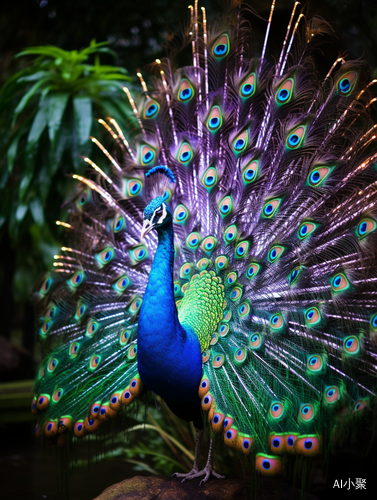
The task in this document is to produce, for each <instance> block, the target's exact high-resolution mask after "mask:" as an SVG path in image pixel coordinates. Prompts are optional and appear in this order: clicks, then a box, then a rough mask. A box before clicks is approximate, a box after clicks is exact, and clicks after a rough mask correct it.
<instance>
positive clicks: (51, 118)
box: [48, 93, 69, 142]
mask: <svg viewBox="0 0 377 500" xmlns="http://www.w3.org/2000/svg"><path fill="white" fill-rule="evenodd" d="M68 97H69V95H68V94H63V93H61V94H51V95H50V97H49V99H48V136H49V138H50V141H51V142H53V141H54V139H55V136H56V132H57V131H58V130H59V128H60V126H61V122H62V117H63V113H64V111H65V108H66V107H67V102H68Z"/></svg>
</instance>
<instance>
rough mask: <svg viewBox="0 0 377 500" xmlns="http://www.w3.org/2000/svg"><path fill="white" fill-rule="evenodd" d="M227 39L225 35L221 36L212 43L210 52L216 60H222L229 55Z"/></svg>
mask: <svg viewBox="0 0 377 500" xmlns="http://www.w3.org/2000/svg"><path fill="white" fill-rule="evenodd" d="M229 45H230V44H229V37H228V35H227V34H226V33H224V34H223V35H221V36H220V37H219V38H218V39H217V40H216V42H215V43H214V46H213V49H212V52H213V55H214V56H215V57H216V59H222V58H223V57H225V56H227V55H228V53H229Z"/></svg>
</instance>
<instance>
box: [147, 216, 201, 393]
mask: <svg viewBox="0 0 377 500" xmlns="http://www.w3.org/2000/svg"><path fill="white" fill-rule="evenodd" d="M173 268H174V232H173V227H172V223H171V221H170V222H169V223H168V224H167V225H166V226H163V227H161V228H159V229H158V247H157V250H156V253H155V256H154V261H153V265H152V269H151V272H150V275H149V280H148V285H147V288H146V291H145V294H144V298H143V303H142V305H141V309H140V316H139V328H138V369H139V373H140V376H141V378H142V380H143V382H144V383H145V384H146V385H147V386H148V387H149V388H150V389H151V390H153V391H154V392H155V393H157V394H159V395H160V396H162V397H165V398H169V399H175V400H186V401H193V402H197V401H198V392H197V391H198V387H199V383H200V379H201V373H202V361H201V352H200V345H199V341H198V339H197V337H196V335H195V333H194V332H193V331H191V330H188V329H185V328H183V327H182V326H181V324H180V323H179V320H178V314H177V308H176V305H175V300H174V285H173Z"/></svg>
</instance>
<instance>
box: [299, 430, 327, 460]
mask: <svg viewBox="0 0 377 500" xmlns="http://www.w3.org/2000/svg"><path fill="white" fill-rule="evenodd" d="M294 449H295V452H296V453H297V455H304V456H306V457H316V456H318V455H320V454H321V439H320V437H319V436H317V435H315V434H307V435H302V436H298V437H297V439H296V442H295V445H294Z"/></svg>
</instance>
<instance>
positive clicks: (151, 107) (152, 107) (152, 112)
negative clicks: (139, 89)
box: [144, 99, 160, 119]
mask: <svg viewBox="0 0 377 500" xmlns="http://www.w3.org/2000/svg"><path fill="white" fill-rule="evenodd" d="M159 111H160V105H159V103H158V102H157V101H154V100H153V99H150V100H148V101H147V102H146V103H145V106H144V118H146V119H148V118H155V117H156V116H157V114H158V112H159Z"/></svg>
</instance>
